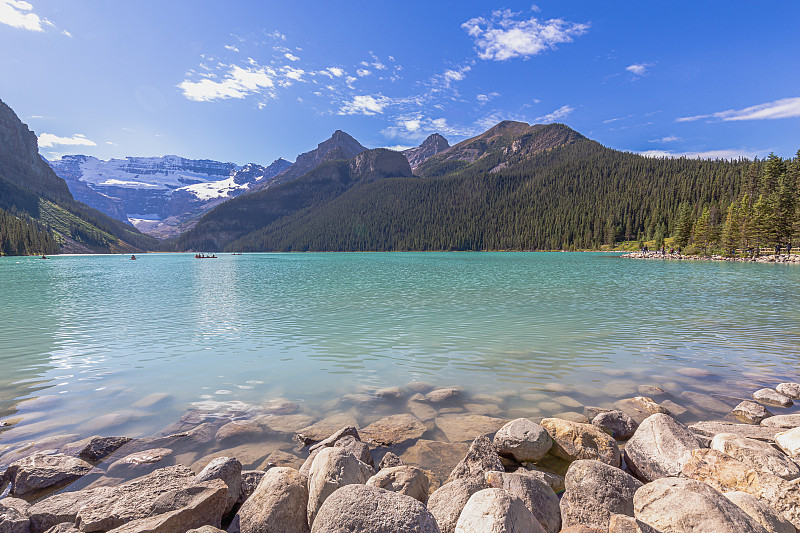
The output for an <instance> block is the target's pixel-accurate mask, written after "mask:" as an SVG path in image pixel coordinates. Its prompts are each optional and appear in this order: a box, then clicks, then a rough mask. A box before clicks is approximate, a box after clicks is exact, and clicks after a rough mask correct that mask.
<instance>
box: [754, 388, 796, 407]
mask: <svg viewBox="0 0 800 533" xmlns="http://www.w3.org/2000/svg"><path fill="white" fill-rule="evenodd" d="M753 399H754V400H757V401H759V402H761V403H764V404H767V405H774V406H776V407H791V406H792V405H793V404H794V402H792V399H791V398H789V397H788V396H784V395H783V394H781V393H780V392H778V391H776V390H774V389H759V390H757V391H755V392H754V393H753Z"/></svg>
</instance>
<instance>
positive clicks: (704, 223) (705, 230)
mask: <svg viewBox="0 0 800 533" xmlns="http://www.w3.org/2000/svg"><path fill="white" fill-rule="evenodd" d="M694 242H695V244H696V245H697V246H699V247H700V249H701V250H702V251H703V254H705V253H706V252H707V250H708V245H709V243H710V242H711V217H710V215H709V212H708V208H707V207H706V208H705V209H703V213H702V214H701V215H700V217H699V218H698V219H697V222H695V224H694Z"/></svg>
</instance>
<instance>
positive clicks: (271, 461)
mask: <svg viewBox="0 0 800 533" xmlns="http://www.w3.org/2000/svg"><path fill="white" fill-rule="evenodd" d="M302 465H303V459H301V458H300V457H298V456H296V455H295V454H293V453H289V452H285V451H283V450H275V451H274V452H272V453H270V454H269V455H268V456H266V457H265V458H264V461H262V462H261V464H260V465H258V467H257V468H255V470H263V471H265V472H266V471H267V470H269V469H270V468H272V467H273V466H288V467H289V468H294V469H295V470H299V469H300V467H301V466H302Z"/></svg>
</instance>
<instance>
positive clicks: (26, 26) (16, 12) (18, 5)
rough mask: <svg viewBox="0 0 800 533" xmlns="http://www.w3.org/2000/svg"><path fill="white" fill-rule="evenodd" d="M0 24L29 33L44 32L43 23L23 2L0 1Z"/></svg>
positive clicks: (19, 0) (31, 8)
mask: <svg viewBox="0 0 800 533" xmlns="http://www.w3.org/2000/svg"><path fill="white" fill-rule="evenodd" d="M0 23H3V24H8V25H9V26H12V27H14V28H19V29H21V30H29V31H44V27H43V26H42V24H44V23H45V21H44V20H43V19H41V18H39V15H37V14H36V13H34V12H33V6H32V5H31V4H30V3H29V2H25V1H23V0H0Z"/></svg>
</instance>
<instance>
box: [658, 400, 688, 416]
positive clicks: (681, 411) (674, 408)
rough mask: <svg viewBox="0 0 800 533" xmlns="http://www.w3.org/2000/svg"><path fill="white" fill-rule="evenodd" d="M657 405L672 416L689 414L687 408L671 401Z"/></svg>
mask: <svg viewBox="0 0 800 533" xmlns="http://www.w3.org/2000/svg"><path fill="white" fill-rule="evenodd" d="M659 405H660V406H661V407H663V408H664V409H666V410H667V411H669V412H670V414H671V415H672V416H683V415H685V414H686V413H688V412H689V410H688V409H687V408H685V407H684V406H682V405H680V404H677V403H675V402H673V401H672V400H664V401H663V402H661V403H660V404H659Z"/></svg>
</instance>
